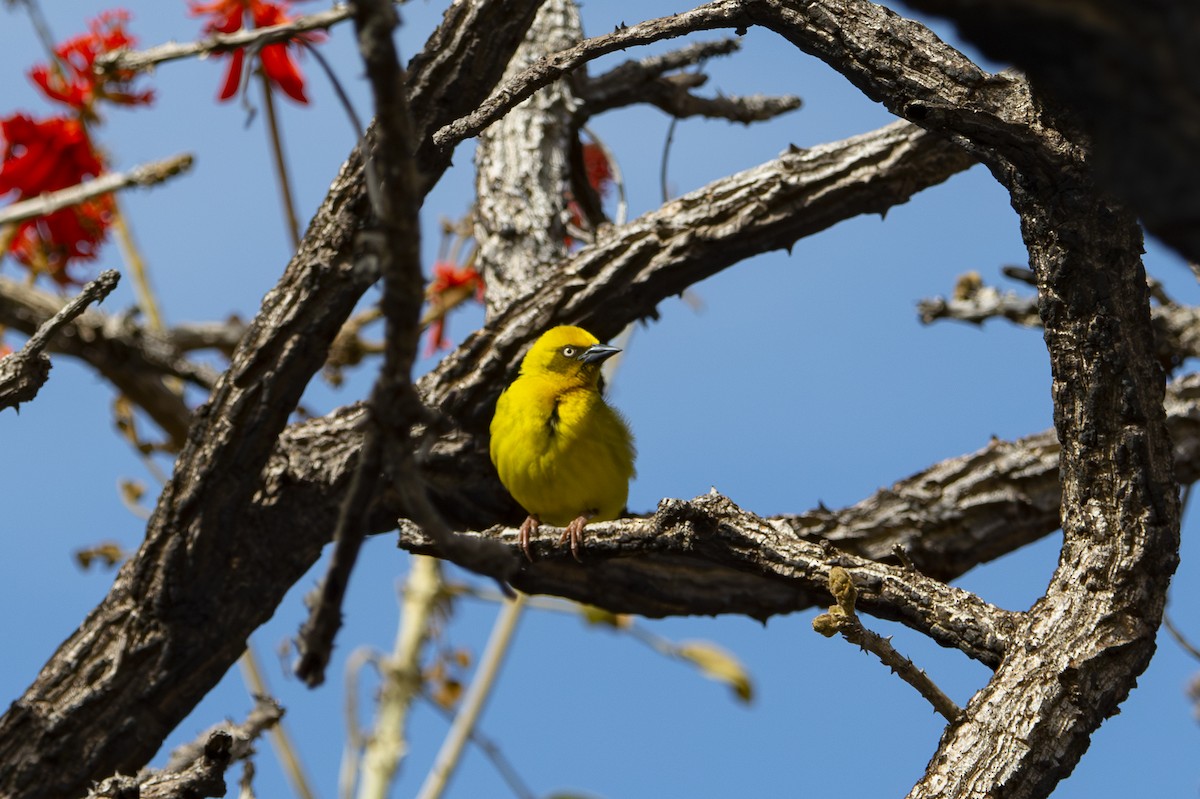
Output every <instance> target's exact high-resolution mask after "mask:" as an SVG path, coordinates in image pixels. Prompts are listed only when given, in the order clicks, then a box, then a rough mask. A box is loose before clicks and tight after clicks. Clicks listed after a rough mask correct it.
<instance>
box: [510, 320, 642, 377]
mask: <svg viewBox="0 0 1200 799" xmlns="http://www.w3.org/2000/svg"><path fill="white" fill-rule="evenodd" d="M620 351H621V350H620V349H618V348H617V347H609V346H606V345H604V344H601V343H600V339H598V338H596V337H595V336H593V335H592V334H591V333H589V332H587V331H586V330H584V329H583V328H582V327H571V326H569V325H561V326H559V327H552V328H550V329H549V330H547V331H546V332H545V333H543V334H542V336H541V338H539V339H538V340H537V341H536V342H534V345H533V346H532V347H530V349H529V352H527V353H526V354H525V358H524V359H523V360H522V361H521V374H522V375H531V374H532V375H537V374H542V375H545V374H554V375H560V376H562V377H565V378H568V379H573V380H579V381H581V382H583V383H586V384H589V385H596V384H597V382H598V381H599V379H600V364H602V363H604V361H605V360H607V359H608V358H611V357H612V356H613V355H616V354H617V353H618V352H620Z"/></svg>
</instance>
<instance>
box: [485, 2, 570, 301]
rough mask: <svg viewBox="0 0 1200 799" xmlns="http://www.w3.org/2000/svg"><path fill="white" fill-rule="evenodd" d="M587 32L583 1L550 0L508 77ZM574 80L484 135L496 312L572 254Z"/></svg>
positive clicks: (490, 285) (491, 295)
mask: <svg viewBox="0 0 1200 799" xmlns="http://www.w3.org/2000/svg"><path fill="white" fill-rule="evenodd" d="M582 38H583V33H582V30H581V29H580V22H579V9H578V8H576V6H575V4H574V3H573V2H567V0H548V2H547V3H546V4H545V5H544V6H542V9H541V11H539V12H538V15H537V16H536V17H535V18H534V21H533V24H532V25H531V26H530V27H529V33H528V35H526V37H525V41H524V42H522V44H521V46H520V47H519V48H517V52H516V55H515V56H514V57H513V60H512V62H511V63H510V64H509V65H508V68H507V69H506V70H505V72H504V79H505V80H508V79H511V78H512V76H513V75H516V74H518V73H520V72H521V71H522V70H524V69H525V67H526V66H527V65H528V64H529V63H531V62H534V61H537V60H538V59H539V58H543V57H545V56H547V55H549V54H551V53H555V52H558V51H559V50H563V49H566V48H568V47H571V46H573V45H575V44H576V43H578V41H579V40H580V39H582ZM571 83H572V82H571V81H569V80H563V81H558V82H556V83H552V84H550V85H549V86H547V87H545V88H543V89H542V90H541V91H539V92H537V93H536V94H534V95H533V96H532V97H530V98H529V99H527V100H525V102H523V103H522V104H521V105H520V106H518V107H517V108H515V109H513V113H511V114H508V115H507V116H506V117H505V118H504V119H502V120H501V121H500V122H499V123H497V124H496V126H495V127H494V128H493V129H492V130H489V131H486V132H485V133H484V134H483V135H482V136H480V137H479V146H478V148H477V149H476V151H475V193H476V198H477V199H476V205H475V240H476V242H478V246H479V256H478V257H479V266H480V272H481V273H482V274H483V277H484V281H485V283H486V284H487V293H486V295H485V301H486V303H487V309H488V313H489V315H491V314H495V313H497V312H499V311H502V310H503V309H505V308H507V307H508V306H509V305H511V304H512V302H513V300H515V299H516V298H517V297H520V296H522V295H523V294H526V293H528V291H529V289H530V286H532V285H536V283H537V281H539V280H542V279H545V278H546V277H548V276H549V275H550V274H552V273H553V272H554V271H556V270H557V269H558V268H559V262H560V261H561V260H562V257H563V255H565V254H566V251H567V216H566V201H565V200H564V193H565V192H566V191H567V188H568V186H569V185H570V179H571V175H570V171H571V170H570V160H569V157H568V153H569V151H570V144H571V137H572V136H573V135H574V133H575V131H574V130H573V129H572V126H571V119H572V116H573V114H574V111H575V107H576V106H577V105H578V103H579V101H578V100H577V99H576V97H575V92H574V90H573V88H572V86H571Z"/></svg>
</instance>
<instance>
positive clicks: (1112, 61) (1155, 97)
mask: <svg viewBox="0 0 1200 799" xmlns="http://www.w3.org/2000/svg"><path fill="white" fill-rule="evenodd" d="M911 5H912V6H914V7H915V8H920V9H924V10H927V11H933V12H936V13H938V14H943V15H945V16H947V17H949V18H950V19H952V20H954V21H955V22H956V23H957V24H958V29H959V31H960V33H961V34H962V35H963V37H964V38H966V39H967V40H968V41H970V42H972V43H974V44H976V45H978V46H979V47H980V49H981V50H983V52H984V53H986V54H987V55H988V56H989V57H991V58H994V59H997V60H1000V61H1005V62H1011V63H1013V64H1015V65H1017V66H1018V67H1020V68H1021V69H1023V70H1025V72H1027V73H1028V74H1029V76H1030V77H1031V79H1033V80H1034V82H1035V83H1036V84H1037V85H1038V86H1039V88H1040V89H1042V90H1043V91H1045V92H1046V93H1047V94H1048V95H1050V96H1053V97H1054V98H1055V99H1056V100H1058V101H1059V102H1060V103H1061V104H1062V105H1063V106H1065V107H1067V108H1070V109H1071V111H1072V112H1073V113H1074V114H1075V116H1076V118H1077V119H1078V121H1079V124H1080V125H1081V126H1082V127H1083V128H1084V129H1086V130H1087V131H1088V133H1089V134H1090V136H1091V138H1092V139H1093V140H1094V141H1095V153H1096V158H1095V162H1096V166H1097V171H1098V173H1099V176H1100V178H1101V179H1102V180H1103V181H1104V182H1105V183H1106V184H1107V185H1108V186H1109V187H1110V188H1111V189H1112V190H1113V191H1114V192H1116V193H1118V194H1119V195H1121V196H1122V197H1124V198H1126V199H1127V200H1128V201H1129V202H1130V203H1131V204H1132V206H1133V208H1134V209H1135V210H1136V211H1137V213H1138V214H1139V215H1140V216H1141V218H1142V220H1143V221H1144V222H1145V224H1146V227H1147V228H1148V229H1149V230H1150V232H1152V233H1154V234H1155V235H1157V236H1159V237H1161V238H1162V239H1163V241H1165V242H1166V243H1167V244H1169V245H1170V246H1172V247H1174V248H1175V249H1176V250H1177V251H1179V253H1180V254H1182V255H1183V256H1184V257H1185V258H1188V259H1190V260H1191V261H1193V262H1200V191H1198V190H1197V187H1196V179H1195V176H1196V175H1198V174H1200V6H1198V5H1197V4H1195V3H1193V2H1190V0H1152V1H1151V2H1145V3H1123V2H1120V0H1078V1H1077V2H1071V3H1042V2H1037V0H1021V1H1020V2H1005V1H1003V0H912V3H911Z"/></svg>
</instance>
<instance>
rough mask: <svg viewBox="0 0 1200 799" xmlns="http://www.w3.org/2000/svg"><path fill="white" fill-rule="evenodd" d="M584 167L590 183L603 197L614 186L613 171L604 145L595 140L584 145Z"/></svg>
mask: <svg viewBox="0 0 1200 799" xmlns="http://www.w3.org/2000/svg"><path fill="white" fill-rule="evenodd" d="M583 169H584V172H586V173H587V182H588V185H589V186H591V187H592V188H593V189H594V190H595V191H596V193H597V194H599V195H600V196H601V197H603V196H604V195H606V194H608V190H609V189H610V188H612V183H613V172H612V165H611V164H609V163H608V156H607V155H606V154H605V152H604V148H603V147H601V146H600V145H599V144H596V143H595V142H587V143H586V144H584V145H583Z"/></svg>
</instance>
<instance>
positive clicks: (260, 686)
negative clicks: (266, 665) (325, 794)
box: [238, 641, 316, 799]
mask: <svg viewBox="0 0 1200 799" xmlns="http://www.w3.org/2000/svg"><path fill="white" fill-rule="evenodd" d="M238 662H239V663H240V664H241V666H242V678H243V679H244V680H245V681H246V687H247V688H248V689H250V695H251V696H252V697H254V698H255V699H256V700H259V701H262V700H263V699H269V700H270V701H271V702H274V701H275V700H274V698H272V697H273V695H272V694H271V690H270V688H268V687H267V681H266V678H265V677H264V676H263V670H262V666H261V665H260V664H259V662H258V655H257V653H255V651H254V644H253V642H251V641H247V642H246V651H245V652H243V653H242V657H241V659H240V660H239V661H238ZM269 734H270V736H271V748H272V749H274V750H275V757H276V758H278V759H279V765H280V767H281V769H282V770H283V775H284V777H286V778H287V781H288V783H289V784H290V785H291V786H292V790H294V791H295V792H296V795H297V796H299V797H300V799H316V794H315V793H314V792H313V789H312V780H310V779H309V777H308V774H307V773H305V771H304V764H303V763H302V762H301V760H300V756H299V754H298V752H297V749H296V744H295V743H294V742H293V741H292V736H291V735H289V734H288V731H287V727H286V726H285V725H284V723H283V719H282V718H280V719H279V721H278V722H276V723H275V724H274V725H272V726H271V727H270V730H269Z"/></svg>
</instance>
